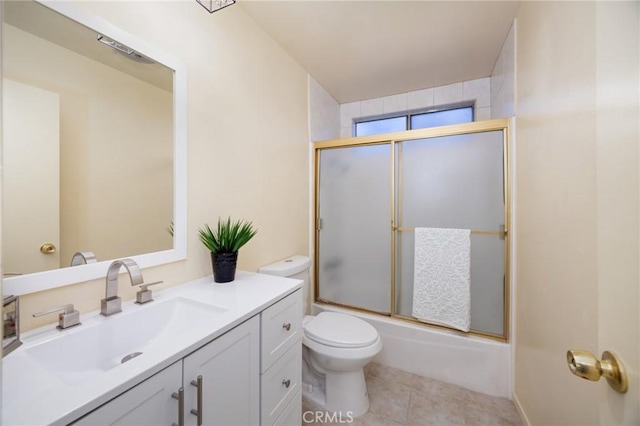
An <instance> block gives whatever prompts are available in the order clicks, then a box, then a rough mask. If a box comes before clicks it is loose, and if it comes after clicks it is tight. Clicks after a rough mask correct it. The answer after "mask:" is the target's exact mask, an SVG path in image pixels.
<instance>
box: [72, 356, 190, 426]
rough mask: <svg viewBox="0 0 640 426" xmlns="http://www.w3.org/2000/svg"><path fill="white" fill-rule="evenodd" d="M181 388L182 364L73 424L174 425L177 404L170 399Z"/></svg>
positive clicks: (145, 382) (154, 377)
mask: <svg viewBox="0 0 640 426" xmlns="http://www.w3.org/2000/svg"><path fill="white" fill-rule="evenodd" d="M181 385H182V361H178V362H176V363H175V364H172V365H171V366H170V367H167V368H165V369H164V370H162V371H161V372H159V373H158V374H156V375H155V376H152V377H150V378H149V379H147V380H145V381H144V382H142V383H140V384H139V385H137V386H135V387H133V388H131V389H129V390H128V391H126V392H125V393H123V394H122V395H120V396H118V397H116V398H114V399H112V400H111V401H109V402H108V403H106V404H104V405H103V406H101V407H100V408H97V409H96V410H94V411H92V412H91V413H89V414H87V415H86V416H84V417H83V418H81V419H80V420H78V421H77V422H75V423H73V424H74V425H87V426H93V425H105V426H106V425H116V424H117V425H120V426H126V425H131V426H134V425H135V426H144V425H148V426H157V425H170V424H172V423H174V424H179V422H178V401H177V400H176V399H174V398H172V396H171V395H172V394H173V393H174V392H178V389H179V388H180V386H181Z"/></svg>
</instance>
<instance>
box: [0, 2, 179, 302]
mask: <svg viewBox="0 0 640 426" xmlns="http://www.w3.org/2000/svg"><path fill="white" fill-rule="evenodd" d="M37 3H40V4H41V5H43V6H45V7H47V8H49V9H51V10H53V11H55V12H58V13H60V14H61V15H64V16H66V17H68V18H70V19H72V20H74V21H76V22H78V23H80V24H82V25H84V26H86V27H89V28H91V29H92V30H94V31H95V32H96V33H101V34H105V35H106V36H108V37H109V38H113V39H114V40H117V41H119V42H121V43H123V44H125V45H127V46H129V47H130V48H132V49H133V50H136V51H138V52H140V53H142V54H143V55H145V56H147V57H149V58H151V59H153V60H154V61H156V62H159V63H161V64H163V65H165V66H167V67H169V68H171V69H173V70H174V77H173V117H174V118H173V121H174V125H173V161H174V172H173V229H174V234H173V249H171V250H164V251H159V252H154V253H147V254H141V255H136V256H131V258H132V259H133V260H135V261H136V262H137V263H138V265H140V267H141V268H149V267H152V266H158V265H163V264H167V263H171V262H176V261H179V260H184V259H186V258H187V73H186V67H185V66H184V65H183V64H182V63H181V62H180V61H178V60H176V59H175V58H173V57H171V56H168V55H167V54H165V53H164V52H162V51H160V50H158V49H157V48H155V47H153V46H151V45H148V44H146V43H145V42H143V41H141V40H139V39H138V38H136V37H134V36H132V35H131V34H129V33H127V32H125V31H123V30H122V29H120V28H118V27H116V26H114V25H112V24H110V23H109V22H107V21H105V20H103V19H102V18H99V17H97V16H95V15H93V14H91V13H90V12H87V11H85V10H82V9H80V8H78V7H76V6H74V5H71V4H68V3H66V2H65V3H62V2H57V1H55V0H37ZM113 260H115V259H112V260H106V261H102V262H98V263H93V264H89V265H81V266H74V267H67V268H62V269H55V270H50V271H44V272H37V273H33V274H26V275H20V276H16V277H6V278H3V279H2V292H3V294H5V295H9V294H13V295H16V296H19V295H23V294H28V293H35V292H38V291H42V290H48V289H52V288H57V287H62V286H66V285H69V284H75V283H80V282H84V281H90V280H94V279H98V278H101V277H105V276H106V274H107V269H108V267H109V265H110V264H111V262H112V261H113Z"/></svg>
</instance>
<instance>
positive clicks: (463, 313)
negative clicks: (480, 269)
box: [412, 228, 471, 331]
mask: <svg viewBox="0 0 640 426" xmlns="http://www.w3.org/2000/svg"><path fill="white" fill-rule="evenodd" d="M470 259H471V231H470V230H469V229H445V228H415V243H414V272H413V309H412V315H413V316H414V317H415V318H416V319H418V320H420V321H424V322H430V323H434V324H440V325H446V326H449V327H453V328H456V329H458V330H462V331H469V327H470V323H471V290H470V284H471V261H470Z"/></svg>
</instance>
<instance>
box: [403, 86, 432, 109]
mask: <svg viewBox="0 0 640 426" xmlns="http://www.w3.org/2000/svg"><path fill="white" fill-rule="evenodd" d="M432 106H433V88H431V89H422V90H416V91H414V92H409V93H407V109H420V108H428V107H432Z"/></svg>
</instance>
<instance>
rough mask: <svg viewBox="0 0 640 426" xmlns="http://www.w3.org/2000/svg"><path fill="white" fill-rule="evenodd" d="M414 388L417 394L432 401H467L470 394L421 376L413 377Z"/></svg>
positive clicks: (464, 390) (461, 389)
mask: <svg viewBox="0 0 640 426" xmlns="http://www.w3.org/2000/svg"><path fill="white" fill-rule="evenodd" d="M412 388H413V390H414V391H415V392H416V393H418V394H422V395H423V396H426V397H430V398H432V399H441V400H444V401H456V402H465V401H467V399H468V395H469V392H470V391H468V390H466V389H463V388H461V387H458V386H455V385H452V384H449V383H444V382H441V381H439V380H435V379H430V378H428V377H421V376H414V377H413V381H412Z"/></svg>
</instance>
